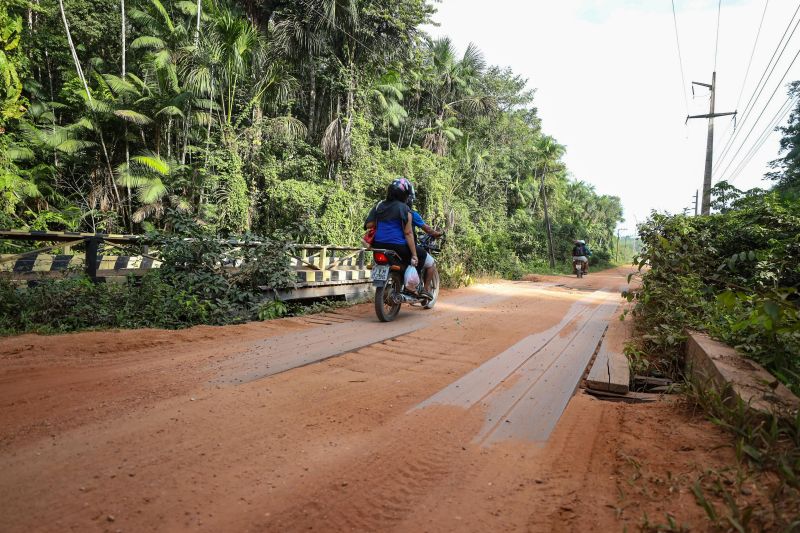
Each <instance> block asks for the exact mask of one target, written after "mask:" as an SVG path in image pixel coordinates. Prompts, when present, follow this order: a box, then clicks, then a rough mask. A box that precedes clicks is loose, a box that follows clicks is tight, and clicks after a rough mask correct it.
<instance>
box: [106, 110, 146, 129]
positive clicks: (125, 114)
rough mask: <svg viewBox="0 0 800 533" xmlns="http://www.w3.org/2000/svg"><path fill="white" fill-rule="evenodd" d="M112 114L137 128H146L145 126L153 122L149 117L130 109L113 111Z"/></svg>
mask: <svg viewBox="0 0 800 533" xmlns="http://www.w3.org/2000/svg"><path fill="white" fill-rule="evenodd" d="M114 114H115V115H116V116H118V117H119V118H121V119H122V120H125V121H127V122H132V123H134V124H136V125H137V126H146V125H147V124H151V123H152V122H153V120H152V119H151V118H150V117H148V116H146V115H143V114H141V113H139V112H138V111H134V110H132V109H117V110H116V111H114Z"/></svg>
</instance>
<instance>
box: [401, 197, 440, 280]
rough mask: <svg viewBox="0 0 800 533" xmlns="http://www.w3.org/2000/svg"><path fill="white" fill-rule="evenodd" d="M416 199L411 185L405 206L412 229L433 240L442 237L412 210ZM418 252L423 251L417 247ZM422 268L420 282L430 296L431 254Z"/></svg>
mask: <svg viewBox="0 0 800 533" xmlns="http://www.w3.org/2000/svg"><path fill="white" fill-rule="evenodd" d="M416 199H417V195H416V192H415V190H414V184H413V183H412V184H411V192H410V193H409V195H408V199H407V200H406V204H407V205H408V207H409V209H411V216H412V219H411V223H412V224H413V226H414V228H420V229H422V231H424V232H425V233H427V234H428V235H430V236H431V237H434V238H439V237H441V236H442V235H444V232H442V231H439V230H435V229H433V228H432V227H430V226H429V225H427V224H426V223H425V221H424V220H423V219H422V216H421V215H420V214H419V213H418V212H417V211H416V210H415V209H414V200H416ZM414 238H415V240H416V234H415V235H414ZM420 251H424V249H423V248H422V247H421V246H419V245H418V246H417V254H419V253H420ZM422 268H423V271H422V281H423V283H424V285H425V292H426V293H428V294H430V291H431V280H432V279H433V274H434V272H436V261H435V260H434V259H433V256H432V255H431V254H426V259H425V261H424V262H423V264H422Z"/></svg>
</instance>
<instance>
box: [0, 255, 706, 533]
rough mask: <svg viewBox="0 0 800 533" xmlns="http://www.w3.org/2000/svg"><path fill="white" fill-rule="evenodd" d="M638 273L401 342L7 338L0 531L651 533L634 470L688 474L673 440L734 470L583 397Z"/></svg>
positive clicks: (486, 309)
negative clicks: (640, 532)
mask: <svg viewBox="0 0 800 533" xmlns="http://www.w3.org/2000/svg"><path fill="white" fill-rule="evenodd" d="M627 273H628V270H627V269H617V270H611V271H606V272H600V273H594V274H591V275H590V276H588V277H587V278H584V279H582V280H578V279H575V278H567V277H563V278H555V277H551V278H548V279H547V281H546V282H497V283H492V284H483V285H478V286H474V287H471V288H469V289H461V290H456V291H448V292H445V293H443V295H442V298H441V300H440V303H439V304H438V305H437V308H436V309H434V310H432V311H424V310H420V309H413V308H409V307H404V308H403V310H402V311H401V314H400V316H399V317H398V319H397V320H396V321H395V322H392V323H389V324H381V323H379V322H378V321H377V320H376V318H375V316H374V314H373V311H372V306H371V304H365V305H359V306H356V307H353V308H349V309H346V310H342V311H337V312H335V313H324V314H320V315H314V316H309V317H304V318H292V319H283V320H274V321H270V322H264V323H251V324H246V325H241V326H228V327H197V328H192V329H189V330H184V331H178V332H173V331H160V330H140V331H115V332H101V333H80V334H72V335H60V336H51V337H41V336H35V335H24V336H19V337H13V338H6V339H2V340H0V472H1V474H0V531H3V532H11V531H14V532H16V531H19V532H28V531H81V532H83V531H131V532H140V531H186V530H189V531H195V530H197V531H214V532H216V531H301V530H302V531H308V530H317V531H386V530H393V531H408V532H420V531H432V532H438V531H588V530H595V531H620V530H621V529H622V527H623V526H625V525H627V526H628V527H629V528H630V527H635V526H636V524H639V523H640V520H641V515H642V512H641V509H645V508H646V509H650V512H651V513H652V514H658V513H659V512H660V511H661V510H663V509H662V507H663V505H664V501H663V499H662V498H659V497H655V498H649V497H648V498H645V497H644V496H642V495H636V494H628V495H627V496H626V492H625V490H623V489H621V488H620V487H623V488H624V484H622V482H621V481H620V479H621V476H623V470H624V466H625V465H626V464H630V462H629V461H627V459H625V458H624V457H622V456H621V455H620V454H621V453H622V451H621V450H627V452H626V453H628V455H625V457H629V456H630V454H636V456H637V457H638V458H639V459H638V460H641V461H644V460H647V458H648V457H649V458H650V460H651V461H652V462H655V463H657V464H663V465H666V466H665V467H664V468H671V469H673V471H676V472H677V471H679V470H680V468H681V464H684V463H680V458H678V459H672V458H670V457H669V454H670V453H671V452H670V446H673V444H672V442H673V440H674V441H675V442H678V441H680V442H686V440H687V439H689V438H691V439H694V441H698V442H699V444H696V445H695V448H696V449H697V450H700V452H702V453H705V452H703V450H706V448H707V449H708V452H707V454H706V455H707V457H706V456H705V455H703V456H701V457H700V458H699V459H698V458H697V454H695V456H693V457H694V458H693V459H692V460H693V461H696V460H711V458H713V457H715V455H716V456H719V455H720V452H719V451H718V446H717V444H718V442H717V441H713V439H712V438H711V437H708V439H711V440H709V442H705V441H703V439H704V438H705V437H702V434H703V432H700V431H699V430H698V429H697V428H694V429H693V428H692V424H691V423H688V424H685V425H683V426H681V427H677V426H675V425H673V424H671V423H669V422H667V423H663V421H664V420H665V419H666V418H668V417H672V416H674V409H673V408H671V407H669V406H665V405H663V404H657V405H655V406H628V405H622V404H615V403H608V402H603V401H600V400H596V399H594V398H591V397H589V396H587V395H585V394H583V393H581V392H578V393H577V394H575V392H576V389H577V386H578V384H579V381H580V378H581V375H582V374H583V371H584V369H585V368H586V365H587V364H588V362H589V360H590V359H591V356H592V354H593V353H594V351H595V349H596V348H597V345H598V343H599V342H600V341H601V339H602V337H603V335H604V332H605V331H606V327H607V325H608V323H609V321H610V320H612V319H614V320H615V319H616V313H617V312H618V308H619V305H620V303H621V299H620V298H619V291H620V289H621V288H622V287H624V285H625V277H626V275H627ZM565 408H566V411H564V409H565ZM644 409H649V410H648V411H644ZM681 432H684V433H686V432H688V433H689V434H685V435H684V434H681ZM679 434H680V435H679ZM648 435H654V436H653V438H654V439H656V440H660V443H657V445H655V446H650V447H649V448H648V447H645V448H646V449H642V446H643V440H642V439H646V438H647V437H648ZM678 437H680V438H678ZM698 439H699V440H698ZM704 442H705V443H704ZM676 446H677V444H676ZM715 446H716V447H715ZM715 450H716V451H715ZM698 453H699V452H698ZM701 455H702V454H701ZM626 461H627V462H626ZM675 461H678V462H675ZM686 464H688V463H686ZM686 464H684V466H686ZM676 469H677V470H676ZM628 492H631V491H628ZM676 498H677V499H676ZM672 501H673V503H674V504H676V505H678V507H679V510H678V511H677V512H679V513H683V515H682V516H685V517H687V519H690V520H695V519H700V517H701V516H702V511H700V510H698V508H697V507H696V506H695V505H694V504H693V502H692V498H691V496H690V495H689V494H683V493H680V494H677V495H675V496H674V497H673V499H672ZM640 508H641V509H640Z"/></svg>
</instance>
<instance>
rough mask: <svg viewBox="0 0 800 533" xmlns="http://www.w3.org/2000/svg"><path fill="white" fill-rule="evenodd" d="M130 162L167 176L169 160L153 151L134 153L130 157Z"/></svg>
mask: <svg viewBox="0 0 800 533" xmlns="http://www.w3.org/2000/svg"><path fill="white" fill-rule="evenodd" d="M131 162H133V163H135V164H137V165H139V166H140V167H144V168H146V169H150V170H152V171H153V172H156V173H158V174H160V175H162V176H167V175H169V173H170V164H169V162H167V160H166V159H164V158H163V157H161V156H159V155H156V154H153V153H148V154H139V155H135V156H133V157H131Z"/></svg>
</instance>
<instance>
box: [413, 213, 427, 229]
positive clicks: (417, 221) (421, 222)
mask: <svg viewBox="0 0 800 533" xmlns="http://www.w3.org/2000/svg"><path fill="white" fill-rule="evenodd" d="M411 224H413V225H414V227H415V228H421V227H422V226H424V225H425V221H424V220H422V217H421V216H420V215H419V213H417V212H416V211H414V210H412V211H411Z"/></svg>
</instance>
